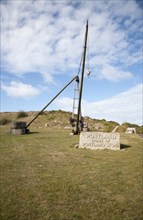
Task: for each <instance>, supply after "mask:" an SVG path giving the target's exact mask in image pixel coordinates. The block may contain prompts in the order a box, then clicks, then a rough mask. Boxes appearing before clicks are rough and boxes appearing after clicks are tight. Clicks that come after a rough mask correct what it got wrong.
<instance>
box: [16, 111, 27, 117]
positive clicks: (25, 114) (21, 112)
mask: <svg viewBox="0 0 143 220" xmlns="http://www.w3.org/2000/svg"><path fill="white" fill-rule="evenodd" d="M27 116H28V114H27V113H26V112H24V111H20V112H18V114H17V118H24V117H27Z"/></svg>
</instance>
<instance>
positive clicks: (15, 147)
mask: <svg viewBox="0 0 143 220" xmlns="http://www.w3.org/2000/svg"><path fill="white" fill-rule="evenodd" d="M7 131H8V128H7V127H6V126H3V127H2V128H1V148H0V149H1V216H0V219H1V220H7V219H10V220H49V219H51V220H77V219H81V220H82V219H83V220H100V219H101V220H108V219H112V220H141V219H143V213H142V139H141V138H140V137H139V136H138V135H127V134H122V135H121V144H122V148H124V149H122V150H120V151H111V150H103V151H100V150H97V151H92V150H85V149H77V148H75V147H74V146H75V144H77V143H78V139H79V136H70V135H69V132H67V131H62V130H55V131H51V130H50V129H46V128H45V129H36V128H32V129H31V131H34V132H35V133H34V132H33V133H32V134H29V135H23V136H14V135H10V134H8V132H7ZM36 132H38V133H36Z"/></svg>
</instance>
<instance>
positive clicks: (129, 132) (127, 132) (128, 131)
mask: <svg viewBox="0 0 143 220" xmlns="http://www.w3.org/2000/svg"><path fill="white" fill-rule="evenodd" d="M126 134H136V129H135V128H127V130H126Z"/></svg>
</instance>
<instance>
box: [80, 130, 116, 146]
mask: <svg viewBox="0 0 143 220" xmlns="http://www.w3.org/2000/svg"><path fill="white" fill-rule="evenodd" d="M79 148H89V149H92V150H96V149H100V150H103V149H111V150H119V149H120V135H119V133H105V132H82V133H81V134H80V141H79Z"/></svg>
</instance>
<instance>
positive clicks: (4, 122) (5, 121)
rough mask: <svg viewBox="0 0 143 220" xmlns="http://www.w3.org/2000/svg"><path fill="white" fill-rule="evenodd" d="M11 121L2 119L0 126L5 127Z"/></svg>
mask: <svg viewBox="0 0 143 220" xmlns="http://www.w3.org/2000/svg"><path fill="white" fill-rule="evenodd" d="M10 122H11V121H10V120H9V119H7V118H2V119H0V125H5V124H8V123H10Z"/></svg>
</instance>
